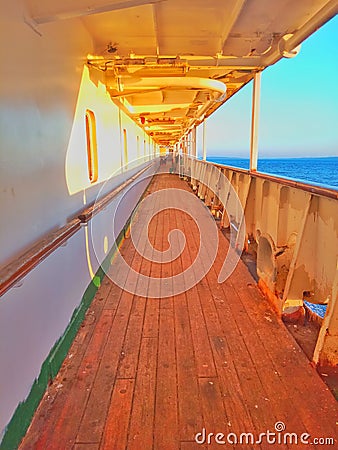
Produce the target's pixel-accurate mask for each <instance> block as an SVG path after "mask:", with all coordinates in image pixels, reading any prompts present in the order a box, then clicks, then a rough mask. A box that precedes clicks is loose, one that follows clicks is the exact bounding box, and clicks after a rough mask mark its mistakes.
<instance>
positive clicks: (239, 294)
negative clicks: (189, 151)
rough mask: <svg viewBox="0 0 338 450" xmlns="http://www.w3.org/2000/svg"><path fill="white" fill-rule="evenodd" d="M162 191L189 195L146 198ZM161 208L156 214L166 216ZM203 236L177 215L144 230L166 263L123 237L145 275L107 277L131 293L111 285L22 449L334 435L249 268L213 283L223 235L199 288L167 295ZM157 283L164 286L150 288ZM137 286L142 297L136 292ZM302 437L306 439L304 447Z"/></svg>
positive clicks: (327, 400) (131, 260)
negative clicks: (181, 244)
mask: <svg viewBox="0 0 338 450" xmlns="http://www.w3.org/2000/svg"><path fill="white" fill-rule="evenodd" d="M159 189H181V190H184V191H188V190H189V188H188V185H187V184H186V183H185V182H184V181H182V180H180V179H179V177H178V176H177V175H172V174H160V175H157V176H155V177H154V178H153V180H152V182H151V184H150V186H149V187H148V189H147V193H146V196H147V195H148V196H149V195H151V194H152V193H154V192H155V191H157V190H159ZM176 195H178V196H179V195H181V194H180V193H179V191H176ZM145 198H146V197H145ZM178 200H179V199H178ZM159 201H160V200H159V197H156V201H154V202H153V208H154V210H153V211H150V212H153V213H154V212H156V211H157V210H158V209H161V207H162V206H163V207H165V205H160V204H157V203H156V202H159ZM149 204H150V203H149V202H148V203H144V204H142V203H141V205H140V206H139V208H138V210H137V212H136V214H135V217H134V221H133V223H132V228H133V227H135V230H136V231H137V227H146V225H147V223H146V220H145V217H148V213H149V211H145V209H143V208H149ZM182 204H183V203H182ZM198 208H200V209H199V210H196V217H204V215H205V214H207V213H208V212H207V210H206V207H205V206H204V205H203V203H202V202H199V203H198ZM173 228H177V229H180V230H181V231H182V232H183V233H184V235H185V240H186V245H185V247H184V250H183V251H182V252H181V253H180V255H179V256H177V257H175V258H174V260H170V258H169V256H170V252H171V256H176V255H175V254H174V253H175V251H176V250H175V246H174V245H173V246H172V248H169V242H168V233H169V231H170V230H172V229H173ZM198 228H199V227H198V221H196V222H195V221H194V220H193V219H192V217H191V216H189V214H187V213H185V212H183V211H180V210H178V209H173V208H170V209H168V208H167V209H164V210H163V211H162V212H159V213H157V214H155V215H154V217H153V219H152V220H151V222H150V224H149V229H147V230H148V233H149V240H150V242H151V243H152V245H153V247H154V252H156V251H158V252H162V254H164V255H166V257H163V260H162V262H161V260H159V261H154V258H152V257H151V256H154V255H150V257H149V258H145V257H143V256H142V255H141V254H140V253H138V252H137V251H136V249H135V245H136V246H138V248H139V249H142V246H143V247H144V246H145V242H144V240H142V239H141V237H140V236H142V234H137V233H136V234H134V238H132V237H127V238H126V239H125V240H124V242H123V245H122V247H121V249H120V251H121V255H122V256H123V257H124V258H125V261H126V262H127V263H128V265H129V266H130V267H132V268H133V269H134V270H135V271H136V272H138V273H141V274H143V275H144V277H143V278H142V277H140V278H139V279H137V280H136V281H135V279H134V278H133V273H132V271H130V270H129V271H128V270H127V271H124V272H123V274H122V272H121V274H120V275H121V276H120V277H118V273H117V271H119V270H122V269H121V267H118V266H116V265H114V263H113V264H112V266H111V269H110V271H111V272H110V275H111V278H112V279H115V280H116V279H118V280H119V284H120V285H121V284H122V285H123V283H124V286H122V287H124V288H125V289H122V288H121V287H119V286H117V285H116V284H115V283H114V282H112V281H111V279H110V278H109V277H106V278H105V279H104V281H103V283H102V285H101V287H100V288H99V290H98V292H97V294H96V297H95V299H94V301H93V303H92V305H91V307H90V309H89V311H88V312H87V315H86V318H85V321H84V323H83V325H82V326H81V328H80V330H79V332H78V335H77V336H76V339H75V341H74V343H73V345H72V347H71V349H70V351H69V353H68V355H67V357H66V359H65V361H64V364H63V366H62V368H61V370H60V372H59V374H58V375H57V377H56V379H55V380H54V381H53V383H52V384H51V385H50V387H49V388H48V392H47V393H46V394H45V396H44V398H43V400H42V402H41V405H40V407H39V408H38V410H37V412H36V414H35V417H34V420H33V423H32V425H31V427H30V429H29V431H28V433H27V435H26V437H25V438H24V440H23V442H22V444H21V447H20V449H21V450H26V449H48V450H52V449H75V450H80V449H81V450H94V449H109V450H113V449H115V450H123V449H137V450H150V449H156V450H171V449H173V450H179V449H180V450H192V449H206V448H222V444H221V443H217V441H223V446H225V447H229V448H255V449H256V448H264V449H265V448H270V447H271V448H296V447H297V445H295V441H293V443H291V444H290V441H287V442H288V443H287V444H286V445H284V439H286V437H285V433H295V435H294V436H293V439H298V445H299V446H300V448H309V447H308V446H309V445H310V443H311V442H314V439H315V438H327V437H336V434H335V433H336V402H335V400H334V398H333V396H332V394H331V393H330V392H329V390H328V389H327V387H326V386H325V384H324V383H323V382H322V380H321V379H320V377H319V376H318V374H317V372H316V370H315V369H314V368H313V367H312V366H311V365H310V363H309V361H308V359H307V358H306V356H305V355H304V354H303V352H302V351H301V349H300V348H299V347H298V345H297V344H296V342H295V341H294V340H293V338H292V337H291V336H290V335H289V333H288V332H287V330H286V329H285V327H284V325H283V323H282V322H281V321H280V319H279V318H278V317H276V315H275V313H274V311H273V310H272V308H271V306H270V304H269V303H268V301H267V300H266V299H265V298H264V297H263V296H262V294H261V293H260V291H259V290H258V288H257V287H256V284H255V281H254V280H253V278H252V277H251V275H250V273H249V272H248V270H247V268H246V266H245V265H244V263H243V262H242V261H241V260H240V261H239V263H238V265H237V267H236V269H235V270H234V272H233V273H232V275H231V276H230V277H229V278H228V279H227V280H226V281H224V282H223V283H221V284H220V283H218V274H219V272H220V270H221V267H222V264H223V261H224V259H225V257H226V254H227V251H228V242H227V240H226V239H225V237H224V236H223V234H222V233H221V232H218V251H217V257H216V259H215V262H214V264H213V266H212V267H211V269H210V270H209V271H208V272H207V273H206V274H205V276H203V277H202V279H201V281H200V282H199V283H197V284H196V285H193V286H192V287H190V288H189V289H186V288H187V286H188V285H189V281H191V280H190V279H189V276H187V277H185V278H179V280H180V282H181V283H183V286H178V285H175V286H174V287H175V289H176V288H177V290H178V291H179V292H178V293H177V294H175V292H174V295H172V296H171V297H168V296H166V295H167V294H168V292H169V293H170V292H171V290H170V289H173V286H171V285H170V283H172V281H170V280H171V279H172V277H173V276H174V275H178V274H180V273H181V272H182V271H184V270H185V269H187V268H189V267H191V266H192V265H193V264H194V261H195V262H196V258H197V257H198V252H199V243H200V239H201V237H200V236H199V229H198ZM132 231H133V230H132ZM135 236H136V238H135ZM137 236H139V239H140V241H139V242H136V240H135V239H137ZM175 237H176V238H177V239H181V238H179V236H178V234H177V235H173V238H175ZM133 239H134V241H135V245H134V243H133ZM180 242H181V241H180ZM182 242H183V241H182ZM163 251H164V252H166V253H163ZM167 256H168V259H165V258H167ZM163 261H164V262H163ZM202 266H203V264H202ZM195 269H196V270H195V272H194V273H195V275H196V276H197V275H198V273H197V272H198V270H199V268H195ZM114 271H115V272H114ZM150 277H151V278H152V279H155V278H158V279H162V280H163V279H167V280H168V281H166V283H167V284H163V283H162V284H161V283H159V284H157V285H156V283H155V284H154V285H153V287H151V285H150V282H149V279H150ZM147 280H148V281H147ZM182 280H183V281H182ZM135 283H136V284H135ZM137 283H139V286H138V287H139V288H140V289H143V290H141V291H138V290H136V291H135V286H137ZM142 283H145V284H144V285H142ZM147 283H148V284H147ZM184 283H186V285H184ZM132 286H134V288H133V287H132ZM181 288H182V289H181ZM133 289H134V291H133ZM154 289H158V292H156V291H154ZM161 290H162V291H161ZM150 291H151V292H150ZM140 292H141V293H142V292H148V294H149V295H147V296H144V295H138V293H140ZM156 297H157V298H156ZM217 433H222V434H218V435H217ZM243 433H246V436H244V435H242V437H241V434H243ZM261 433H265V435H261V436H260V434H261ZM304 433H308V435H310V437H308V444H306V445H304V444H302V445H301V436H302V435H303V434H304ZM273 434H274V436H275V439H276V441H275V443H273V442H272V441H271V440H272V439H273ZM208 435H209V438H208ZM216 435H217V436H216ZM267 435H269V439H270V442H269V441H268V440H267ZM208 439H209V441H210V445H207V441H208ZM240 439H242V442H241V441H240ZM277 439H279V441H278V440H277ZM303 439H305V438H304V435H303ZM196 440H197V441H196ZM224 444H226V445H224ZM319 447H320V448H329V447H325V446H319ZM311 448H316V446H315V445H312V446H311ZM331 448H333V446H332V447H331Z"/></svg>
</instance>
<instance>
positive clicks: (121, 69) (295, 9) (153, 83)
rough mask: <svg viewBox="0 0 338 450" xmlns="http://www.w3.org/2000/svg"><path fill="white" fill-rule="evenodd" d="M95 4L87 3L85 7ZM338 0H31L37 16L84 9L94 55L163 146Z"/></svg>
mask: <svg viewBox="0 0 338 450" xmlns="http://www.w3.org/2000/svg"><path fill="white" fill-rule="evenodd" d="M88 4H90V6H88ZM337 5H338V1H337V0H311V1H309V0H297V1H294V0H275V1H271V0H208V1H207V0H194V1H192V0H152V1H147V0H115V1H114V0H92V1H91V2H88V1H87V0H72V1H69V0H58V1H54V0H53V1H50V0H45V1H43V2H42V1H40V0H27V7H28V10H29V11H30V14H31V18H32V19H33V21H35V22H36V23H37V24H43V23H46V22H51V21H58V20H67V19H70V18H74V17H81V19H82V20H83V22H84V24H85V26H86V28H87V29H88V31H89V33H90V34H91V36H92V38H93V42H94V45H95V54H94V55H89V56H88V63H89V64H90V65H92V66H95V67H96V68H98V69H99V70H102V71H104V72H105V75H106V85H107V89H108V91H109V93H110V94H111V96H112V98H113V100H114V101H115V102H119V103H120V106H122V107H123V108H124V110H125V111H126V112H127V113H128V114H129V115H130V116H131V117H132V118H133V119H134V120H135V121H136V122H137V123H139V124H140V125H141V126H142V127H144V129H145V131H146V132H147V133H148V134H150V135H151V136H153V138H154V139H155V141H156V142H158V143H159V144H161V145H170V144H173V143H175V142H177V141H178V140H179V139H180V138H181V137H182V136H183V135H184V134H185V133H186V132H187V131H188V130H189V129H191V128H192V127H193V126H195V125H196V124H198V123H200V122H201V121H202V120H203V119H204V118H205V117H207V116H209V115H210V114H212V113H213V112H214V111H215V110H216V109H217V108H218V107H219V106H220V105H221V104H222V103H224V102H225V101H227V100H228V99H229V98H230V97H231V96H232V95H233V94H234V93H235V92H237V91H238V90H239V89H240V88H241V87H243V86H244V85H245V84H246V83H248V82H249V81H250V80H251V79H252V78H253V77H254V74H255V73H256V72H258V71H261V70H263V69H264V68H266V67H268V66H269V65H271V64H274V63H275V62H276V61H278V60H279V59H280V58H282V57H284V56H285V57H292V56H294V55H295V54H296V53H297V46H298V45H299V44H300V43H301V42H302V41H303V40H304V39H306V38H307V37H308V36H309V35H310V34H312V33H313V32H314V31H315V30H316V29H317V28H319V27H320V26H321V25H323V24H324V23H325V22H326V21H328V20H329V19H330V18H331V17H333V16H334V15H335V14H336V13H337V12H338V6H337Z"/></svg>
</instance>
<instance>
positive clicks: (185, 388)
mask: <svg viewBox="0 0 338 450" xmlns="http://www.w3.org/2000/svg"><path fill="white" fill-rule="evenodd" d="M174 310H175V337H176V357H177V386H178V412H179V438H180V440H182V441H184V440H191V439H193V438H194V435H195V433H196V432H197V431H196V430H200V429H201V428H202V426H203V420H202V408H201V403H200V398H199V388H198V378H197V370H196V364H195V355H194V348H193V344H192V336H191V329H190V322H189V313H188V308H187V304H186V298H185V295H184V294H181V295H179V296H176V297H175V301H174Z"/></svg>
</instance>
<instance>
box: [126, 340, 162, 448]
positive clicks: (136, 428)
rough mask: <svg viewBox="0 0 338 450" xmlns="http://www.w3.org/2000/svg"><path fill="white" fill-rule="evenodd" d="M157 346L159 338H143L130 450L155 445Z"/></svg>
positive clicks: (131, 423) (132, 415) (134, 399)
mask: <svg viewBox="0 0 338 450" xmlns="http://www.w3.org/2000/svg"><path fill="white" fill-rule="evenodd" d="M157 346H158V341H157V338H143V339H142V342H141V350H140V359H139V365H138V370H137V377H136V384H135V392H134V398H133V406H132V412H131V420H130V430H129V438H128V445H127V448H128V450H134V449H135V450H139V449H151V448H152V447H153V436H154V414H155V387H156V368H157Z"/></svg>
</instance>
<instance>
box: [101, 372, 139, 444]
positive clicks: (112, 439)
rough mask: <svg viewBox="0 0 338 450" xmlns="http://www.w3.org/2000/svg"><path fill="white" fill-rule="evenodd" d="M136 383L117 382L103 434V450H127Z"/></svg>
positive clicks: (129, 381) (132, 381) (121, 380)
mask: <svg viewBox="0 0 338 450" xmlns="http://www.w3.org/2000/svg"><path fill="white" fill-rule="evenodd" d="M134 384H135V381H134V380H131V379H128V380H127V379H118V380H116V383H115V386H114V390H113V394H112V398H111V402H110V407H109V411H108V416H107V420H106V424H105V429H104V433H103V441H102V444H101V446H100V448H101V449H102V450H121V449H124V448H126V445H127V437H128V426H129V419H130V411H131V406H132V399H133V392H134Z"/></svg>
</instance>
